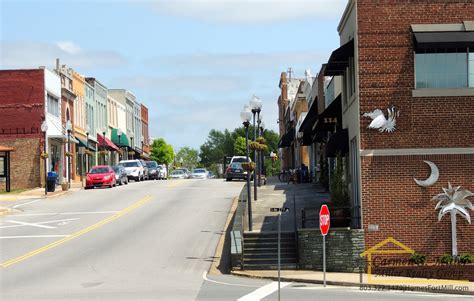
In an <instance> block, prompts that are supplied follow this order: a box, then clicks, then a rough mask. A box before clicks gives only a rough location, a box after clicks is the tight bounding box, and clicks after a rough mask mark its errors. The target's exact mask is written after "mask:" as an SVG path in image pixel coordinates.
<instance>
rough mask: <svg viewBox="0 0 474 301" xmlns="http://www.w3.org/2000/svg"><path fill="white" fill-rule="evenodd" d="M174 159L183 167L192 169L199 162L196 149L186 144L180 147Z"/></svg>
mask: <svg viewBox="0 0 474 301" xmlns="http://www.w3.org/2000/svg"><path fill="white" fill-rule="evenodd" d="M176 161H177V162H179V163H180V164H182V166H183V167H186V168H189V169H193V168H195V167H196V166H197V164H198V162H199V154H198V151H197V150H195V149H192V148H189V147H187V146H185V147H182V148H181V149H180V150H179V151H178V153H176Z"/></svg>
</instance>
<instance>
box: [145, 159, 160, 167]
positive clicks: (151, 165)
mask: <svg viewBox="0 0 474 301" xmlns="http://www.w3.org/2000/svg"><path fill="white" fill-rule="evenodd" d="M146 167H148V168H156V167H158V164H157V163H156V162H154V161H149V162H146Z"/></svg>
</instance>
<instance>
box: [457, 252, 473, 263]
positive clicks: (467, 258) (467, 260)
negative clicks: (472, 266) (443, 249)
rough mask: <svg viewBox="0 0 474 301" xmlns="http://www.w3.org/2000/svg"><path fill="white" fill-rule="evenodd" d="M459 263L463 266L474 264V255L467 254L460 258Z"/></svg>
mask: <svg viewBox="0 0 474 301" xmlns="http://www.w3.org/2000/svg"><path fill="white" fill-rule="evenodd" d="M458 261H459V263H461V264H467V263H474V255H472V254H469V253H466V254H462V255H460V256H459V257H458Z"/></svg>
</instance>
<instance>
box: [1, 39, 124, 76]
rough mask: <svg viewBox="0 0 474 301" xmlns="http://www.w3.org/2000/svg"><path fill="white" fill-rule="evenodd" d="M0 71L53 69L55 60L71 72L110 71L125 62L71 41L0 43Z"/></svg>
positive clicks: (118, 56) (113, 53)
mask: <svg viewBox="0 0 474 301" xmlns="http://www.w3.org/2000/svg"><path fill="white" fill-rule="evenodd" d="M0 53H1V55H0V67H1V68H2V69H7V68H36V67H38V66H52V65H54V62H55V60H56V58H59V59H61V61H63V62H65V63H67V64H68V65H70V66H71V67H74V68H101V67H103V68H110V67H121V66H124V65H126V64H127V62H126V60H125V58H124V57H123V56H122V55H120V54H119V53H117V52H115V51H112V50H85V49H81V47H79V46H78V45H77V44H75V43H73V42H71V41H61V42H56V43H44V42H5V41H1V42H0Z"/></svg>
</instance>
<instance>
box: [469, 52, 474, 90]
mask: <svg viewBox="0 0 474 301" xmlns="http://www.w3.org/2000/svg"><path fill="white" fill-rule="evenodd" d="M468 70H469V88H474V49H471V50H470V52H469V66H468Z"/></svg>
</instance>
